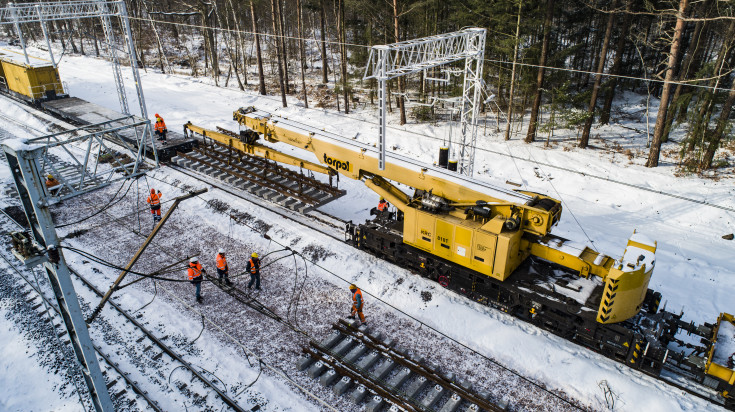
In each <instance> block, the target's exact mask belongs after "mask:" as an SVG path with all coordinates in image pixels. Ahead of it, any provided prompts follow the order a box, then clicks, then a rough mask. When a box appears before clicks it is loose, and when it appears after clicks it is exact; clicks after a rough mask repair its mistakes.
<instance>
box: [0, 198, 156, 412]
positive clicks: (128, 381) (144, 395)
mask: <svg viewBox="0 0 735 412" xmlns="http://www.w3.org/2000/svg"><path fill="white" fill-rule="evenodd" d="M0 211H1V212H2V213H3V214H4V215H5V216H6V217H7V218H8V219H10V221H11V222H12V223H14V224H16V225H18V226H20V227H23V226H22V225H20V223H18V222H17V221H15V219H13V218H12V217H11V216H10V215H9V214H7V213H6V212H5V211H4V210H2V209H0ZM0 257H1V258H2V259H3V260H4V261H5V263H7V265H8V266H9V267H10V268H11V269H12V270H13V271H14V272H15V273H16V274H18V276H20V277H21V278H22V279H23V280H24V281H25V282H26V283H27V284H28V286H29V287H30V288H31V289H32V290H33V291H34V292H35V293H36V294H37V295H38V296H39V297H40V298H41V299H42V300H43V301H44V302H45V303H46V305H47V307H50V308H51V309H53V311H54V312H55V313H56V315H57V316H59V317H60V316H61V313H60V312H59V308H58V307H56V305H55V304H54V303H53V302H51V301H50V300H49V299H48V298H47V297H46V296H45V295H44V294H43V293H42V292H41V291H40V290H38V289H36V286H35V285H34V284H33V282H32V281H31V280H30V279H28V278H27V277H26V276H25V275H24V274H23V273H22V272H21V271H20V270H18V268H17V267H15V266H14V265H13V264H12V262H11V261H10V260H8V258H7V257H5V256H4V255H3V254H2V253H0ZM49 316H51V315H49ZM52 323H53V322H52ZM52 328H55V327H54V326H53V325H52ZM54 333H55V331H54ZM93 346H94V350H95V352H96V353H97V355H99V356H100V357H101V358H102V359H103V360H104V361H105V362H106V363H107V365H108V366H110V368H112V369H113V370H114V371H115V372H117V373H118V374H119V375H120V377H121V378H122V379H123V380H124V381H125V383H126V384H127V385H129V386H130V388H131V389H132V390H133V392H134V393H135V394H136V395H138V396H140V397H141V398H143V399H144V400H145V401H146V402H148V405H150V407H151V408H152V409H153V410H155V411H157V412H163V409H161V408H160V407H159V406H158V403H157V402H156V401H154V400H153V399H151V398H150V397H149V396H148V395H147V393H148V392H147V391H145V390H143V389H141V388H140V387H139V386H138V384H137V382H136V381H134V380H132V379H131V378H130V377H128V375H127V374H126V373H125V372H124V371H123V370H122V369H120V367H119V366H117V365H116V364H115V363H114V362H112V360H111V359H110V358H109V356H107V355H106V354H105V353H104V352H102V349H101V348H100V347H99V346H97V345H94V344H93Z"/></svg>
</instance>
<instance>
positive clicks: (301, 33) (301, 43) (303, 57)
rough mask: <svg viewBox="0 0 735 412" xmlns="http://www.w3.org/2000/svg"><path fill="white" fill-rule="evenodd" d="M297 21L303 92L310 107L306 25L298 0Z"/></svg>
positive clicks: (305, 105)
mask: <svg viewBox="0 0 735 412" xmlns="http://www.w3.org/2000/svg"><path fill="white" fill-rule="evenodd" d="M296 9H297V10H296V13H297V14H296V19H297V22H298V30H299V40H298V42H299V60H301V64H300V66H301V91H302V95H303V96H304V107H306V108H308V107H309V101H308V100H307V98H306V50H304V25H303V22H302V21H301V20H302V16H301V0H296Z"/></svg>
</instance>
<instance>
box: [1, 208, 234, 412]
mask: <svg viewBox="0 0 735 412" xmlns="http://www.w3.org/2000/svg"><path fill="white" fill-rule="evenodd" d="M0 211H2V213H3V214H4V215H5V216H7V217H8V219H10V220H11V222H13V223H14V224H15V225H17V226H18V227H21V228H24V227H23V226H22V225H21V224H20V223H18V222H17V221H15V219H13V218H12V217H11V216H10V215H9V214H8V213H7V212H5V211H4V210H2V209H0ZM24 229H25V228H24ZM0 256H2V255H0ZM3 259H4V260H5V261H6V262H7V261H8V260H7V259H6V258H5V257H4V256H3ZM11 266H12V265H11ZM13 268H14V269H15V271H16V272H18V270H17V268H15V267H14V266H13ZM69 271H70V272H71V273H72V274H73V275H75V276H76V277H77V278H79V280H81V281H82V283H83V284H84V285H85V286H86V287H87V288H89V289H90V290H92V291H93V292H94V293H95V294H96V295H97V296H99V297H102V296H104V293H103V292H102V291H101V290H99V289H97V287H96V286H95V285H94V284H92V283H91V282H90V281H89V280H87V279H86V278H85V277H84V276H82V275H81V274H79V272H77V271H76V270H74V269H72V268H71V267H70V268H69ZM19 274H20V273H19ZM21 276H23V275H22V274H21ZM23 278H24V279H25V280H26V281H28V279H26V278H25V276H23ZM31 286H32V285H31ZM34 289H35V288H34ZM109 304H110V306H111V307H113V308H115V310H117V311H118V313H120V314H121V315H123V316H124V317H125V318H126V319H127V320H128V321H129V322H130V323H132V324H133V325H135V327H137V328H138V329H139V330H140V331H141V332H143V334H144V335H145V336H146V337H147V338H148V339H150V340H151V341H152V342H153V343H154V344H155V345H156V346H158V347H159V348H160V349H161V350H162V351H163V352H165V353H166V354H167V355H168V356H170V357H171V358H172V359H174V360H176V361H177V362H179V363H181V364H182V365H183V366H184V367H185V368H186V369H187V370H189V371H190V372H191V373H192V375H194V376H196V377H197V378H198V379H199V380H200V381H202V382H203V383H204V384H205V385H206V386H208V387H210V388H212V390H214V391H215V392H216V393H217V395H219V397H220V398H222V400H223V401H224V402H225V403H226V404H227V405H228V406H229V407H231V408H232V409H233V410H235V411H242V412H244V411H245V410H244V409H242V408H241V407H240V406H239V405H238V404H237V402H235V401H234V400H233V399H232V398H230V397H229V396H228V395H227V394H225V393H224V392H222V391H221V390H220V389H219V388H218V387H217V386H216V385H215V384H214V383H212V382H211V381H210V380H209V379H207V378H205V377H204V376H202V374H201V373H199V372H198V371H197V370H196V369H195V368H194V366H193V365H192V364H191V363H189V362H187V361H186V360H184V359H183V358H181V356H179V355H178V354H177V353H176V352H174V351H173V350H172V349H171V348H170V347H168V345H166V344H165V343H164V342H162V341H161V340H160V339H158V338H157V337H156V336H155V335H154V334H153V333H152V332H150V331H149V330H148V329H146V328H145V326H143V325H142V324H140V323H139V322H138V321H137V320H135V318H134V317H133V316H131V315H130V314H128V313H127V312H126V311H125V310H124V309H122V308H121V307H120V306H119V305H118V304H116V303H115V302H113V301H109ZM54 308H55V307H54ZM55 310H57V309H55Z"/></svg>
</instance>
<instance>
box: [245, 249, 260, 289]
mask: <svg viewBox="0 0 735 412" xmlns="http://www.w3.org/2000/svg"><path fill="white" fill-rule="evenodd" d="M247 271H248V272H249V273H250V283H248V289H250V288H251V287H252V286H253V283H255V289H256V290H260V259H258V254H257V253H255V252H253V254H252V255H250V260H249V261H248V265H247Z"/></svg>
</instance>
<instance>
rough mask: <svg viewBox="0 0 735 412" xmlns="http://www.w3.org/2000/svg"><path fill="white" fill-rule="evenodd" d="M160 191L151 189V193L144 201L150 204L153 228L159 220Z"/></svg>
mask: <svg viewBox="0 0 735 412" xmlns="http://www.w3.org/2000/svg"><path fill="white" fill-rule="evenodd" d="M161 196H163V195H162V194H161V191H160V190H159V191H158V193H156V189H151V195H150V196H148V199H146V202H148V204H149V205H151V215H153V228H154V229H155V227H156V224H158V222H160V221H161Z"/></svg>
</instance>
